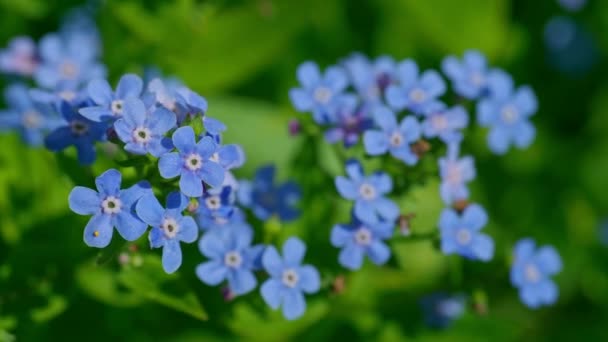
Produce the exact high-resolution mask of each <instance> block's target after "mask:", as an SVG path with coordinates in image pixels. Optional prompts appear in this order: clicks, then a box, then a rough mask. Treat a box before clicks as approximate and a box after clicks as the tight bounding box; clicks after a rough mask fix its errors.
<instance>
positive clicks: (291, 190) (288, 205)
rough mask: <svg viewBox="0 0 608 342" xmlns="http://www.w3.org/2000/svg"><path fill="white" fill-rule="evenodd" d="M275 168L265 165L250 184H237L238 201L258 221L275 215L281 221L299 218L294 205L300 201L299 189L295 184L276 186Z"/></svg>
mask: <svg viewBox="0 0 608 342" xmlns="http://www.w3.org/2000/svg"><path fill="white" fill-rule="evenodd" d="M275 174H276V168H275V166H274V165H265V166H262V167H260V168H258V169H257V170H256V172H255V176H254V177H253V180H252V181H251V182H249V181H245V180H242V181H240V183H239V189H238V200H239V203H240V204H241V205H243V206H244V207H247V208H250V209H251V210H252V211H253V214H254V215H255V216H256V217H257V218H259V219H260V220H268V219H270V218H271V217H272V216H273V215H276V216H277V217H278V218H279V219H280V220H281V221H283V222H289V221H293V220H295V219H296V218H298V216H300V210H298V209H297V208H296V205H297V204H298V202H299V201H300V197H301V196H302V195H301V191H300V187H299V186H298V185H297V184H296V183H295V182H285V183H283V184H280V185H276V184H275V183H274V181H275Z"/></svg>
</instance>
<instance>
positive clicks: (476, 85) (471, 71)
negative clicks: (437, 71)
mask: <svg viewBox="0 0 608 342" xmlns="http://www.w3.org/2000/svg"><path fill="white" fill-rule="evenodd" d="M487 64H488V63H487V61H486V57H485V56H484V55H483V54H482V53H481V52H479V51H476V50H468V51H465V53H464V56H463V57H462V61H459V60H458V58H456V57H455V56H448V57H446V58H445V59H444V60H443V62H442V64H441V67H442V69H443V72H444V73H445V74H446V75H447V76H448V78H449V79H450V80H451V81H452V87H453V88H454V92H455V93H456V94H458V95H460V96H463V97H465V98H467V99H476V98H479V97H481V96H485V95H487V91H488V83H487V82H488V79H487V77H488V65H487Z"/></svg>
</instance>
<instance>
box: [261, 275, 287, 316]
mask: <svg viewBox="0 0 608 342" xmlns="http://www.w3.org/2000/svg"><path fill="white" fill-rule="evenodd" d="M283 291H284V287H283V284H282V283H281V282H280V281H278V280H276V279H272V278H271V279H268V280H266V282H265V283H264V284H262V287H261V288H260V293H261V294H262V298H263V299H264V301H265V302H266V304H268V306H270V307H271V308H272V309H275V310H276V309H278V308H279V306H281V301H282V300H283Z"/></svg>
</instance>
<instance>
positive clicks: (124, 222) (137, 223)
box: [116, 208, 148, 241]
mask: <svg viewBox="0 0 608 342" xmlns="http://www.w3.org/2000/svg"><path fill="white" fill-rule="evenodd" d="M147 228H148V224H146V223H144V222H143V221H141V220H140V219H139V218H137V217H136V216H135V215H133V213H131V211H130V210H129V209H128V208H124V209H123V211H122V212H121V213H119V214H118V215H117V216H116V230H118V233H119V234H120V235H121V236H122V237H123V238H124V239H125V240H127V241H135V240H137V239H139V238H140V237H141V236H142V235H144V233H145V232H146V229H147Z"/></svg>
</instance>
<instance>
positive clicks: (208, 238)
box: [196, 226, 264, 295]
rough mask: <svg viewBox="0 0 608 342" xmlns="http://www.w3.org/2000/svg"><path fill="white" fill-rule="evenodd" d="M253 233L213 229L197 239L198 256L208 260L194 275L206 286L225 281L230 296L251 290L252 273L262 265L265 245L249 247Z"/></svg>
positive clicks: (253, 280) (245, 228) (245, 227)
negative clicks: (199, 254) (199, 252)
mask: <svg viewBox="0 0 608 342" xmlns="http://www.w3.org/2000/svg"><path fill="white" fill-rule="evenodd" d="M252 241H253V230H252V229H251V228H250V227H247V226H239V227H235V228H233V229H216V230H212V231H209V232H208V233H206V234H205V235H204V236H203V238H202V239H201V240H200V243H199V249H200V251H201V253H202V254H203V255H204V256H206V257H207V258H209V259H210V260H209V261H207V262H204V263H202V264H200V265H198V267H197V268H196V275H197V276H198V277H199V279H200V280H201V281H202V282H204V283H206V284H208V285H218V284H219V283H221V282H222V281H224V280H227V281H228V287H229V288H230V291H231V293H233V294H235V295H242V294H245V293H248V292H250V291H252V290H253V289H254V288H255V286H256V284H257V280H256V278H255V275H254V274H253V271H254V270H256V269H258V268H259V266H261V259H262V254H263V252H264V245H255V246H251V242H252Z"/></svg>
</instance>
